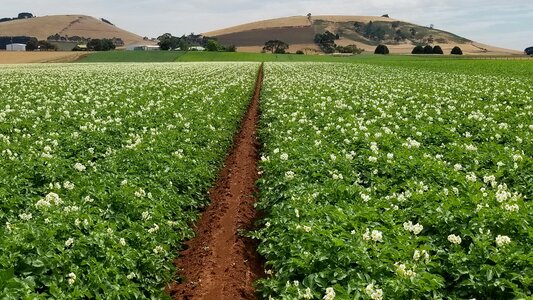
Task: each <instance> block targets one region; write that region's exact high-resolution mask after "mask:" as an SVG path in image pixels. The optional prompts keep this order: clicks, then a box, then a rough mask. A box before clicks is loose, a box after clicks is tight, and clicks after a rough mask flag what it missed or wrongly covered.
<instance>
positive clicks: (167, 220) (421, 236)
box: [0, 62, 533, 300]
mask: <svg viewBox="0 0 533 300" xmlns="http://www.w3.org/2000/svg"><path fill="white" fill-rule="evenodd" d="M259 67H260V65H259V63H245V62H243V63H236V62H228V63H213V62H210V63H145V64H131V63H128V64H119V63H109V64H92V63H86V64H55V65H52V64H44V65H23V66H20V65H19V66H14V65H7V66H2V67H0V78H1V80H0V299H51V298H53V299H145V298H148V299H162V298H167V297H169V295H168V292H166V291H165V287H166V286H167V285H168V284H169V283H170V282H173V281H180V280H181V281H183V280H186V278H180V275H179V274H180V270H179V269H177V268H176V266H175V265H174V264H173V261H174V260H175V259H176V258H177V257H179V256H180V251H181V250H183V249H185V248H186V246H184V243H185V242H186V241H188V240H190V239H191V238H192V237H193V236H194V235H195V231H194V224H195V221H196V220H198V218H199V214H200V212H201V210H202V209H203V208H204V207H206V206H207V205H208V204H209V198H208V194H209V192H208V191H209V188H210V187H211V186H212V185H213V183H214V182H215V180H216V179H217V176H218V175H217V174H219V170H220V169H221V168H222V167H223V165H224V158H225V157H226V155H227V153H228V151H230V149H231V148H232V144H233V141H234V136H235V135H236V132H238V131H239V127H240V124H241V119H242V118H243V115H244V114H245V112H246V111H247V107H248V105H249V103H250V98H251V97H252V94H253V93H254V87H255V85H256V77H257V74H258V69H259ZM448 67H449V68H450V71H447V68H448ZM451 69H453V65H452V66H451V67H450V66H448V65H446V64H445V63H443V64H442V68H439V69H438V70H437V68H434V69H430V68H417V67H416V64H415V65H412V66H386V65H377V64H370V63H369V64H359V63H317V62H301V63H297V62H271V63H270V62H269V63H265V64H264V79H263V83H262V90H261V97H260V105H259V107H260V119H259V122H258V123H257V135H258V138H259V144H260V145H259V157H257V159H256V160H257V161H258V162H257V163H258V165H259V173H260V179H259V180H258V182H257V188H258V193H257V194H258V196H257V198H258V201H257V203H256V204H255V207H256V209H257V210H259V211H260V215H261V217H260V219H259V220H257V221H256V224H255V227H254V228H252V229H249V230H248V229H247V230H244V229H239V230H238V232H237V233H236V234H238V235H243V236H247V237H250V238H252V239H253V240H255V241H256V250H257V253H258V255H260V256H261V257H263V258H264V267H263V269H264V274H263V275H262V276H261V277H263V278H262V279H260V280H258V281H257V282H256V285H255V289H256V291H257V298H258V299H326V300H332V299H373V300H380V299H473V298H475V299H526V298H529V297H533V251H532V250H531V249H533V229H532V227H531V223H532V222H533V211H532V203H531V197H532V195H533V138H532V137H533V79H532V78H530V77H524V76H518V75H513V74H505V73H502V74H499V73H498V72H490V73H487V74H476V73H473V72H468V73H467V72H462V71H461V70H453V71H451ZM261 74H262V73H261ZM258 82H259V81H258ZM258 84H259V83H258ZM254 174H255V173H254ZM245 196H248V195H245ZM243 228H244V227H243ZM206 248H208V247H206ZM202 251H203V250H202ZM205 251H211V249H205ZM213 251H216V249H215V250H213ZM243 276H245V274H243ZM252 291H253V290H252Z"/></svg>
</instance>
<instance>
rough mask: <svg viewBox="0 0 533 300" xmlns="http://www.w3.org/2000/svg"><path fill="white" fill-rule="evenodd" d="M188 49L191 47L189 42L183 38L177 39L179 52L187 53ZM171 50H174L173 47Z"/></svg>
mask: <svg viewBox="0 0 533 300" xmlns="http://www.w3.org/2000/svg"><path fill="white" fill-rule="evenodd" d="M190 47H191V44H189V42H187V39H185V38H183V37H182V38H180V39H179V42H178V48H180V50H181V51H189V48H190ZM172 49H176V47H174V48H172ZM167 50H168V49H167Z"/></svg>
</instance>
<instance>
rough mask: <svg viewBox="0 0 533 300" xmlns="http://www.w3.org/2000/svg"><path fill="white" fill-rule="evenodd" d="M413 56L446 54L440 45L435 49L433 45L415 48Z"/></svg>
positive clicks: (412, 52)
mask: <svg viewBox="0 0 533 300" xmlns="http://www.w3.org/2000/svg"><path fill="white" fill-rule="evenodd" d="M411 54H444V51H442V48H441V47H440V46H439V45H437V46H435V47H432V46H431V45H426V46H425V47H424V46H422V45H417V46H416V47H414V48H413V51H411Z"/></svg>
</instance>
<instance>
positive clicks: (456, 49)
mask: <svg viewBox="0 0 533 300" xmlns="http://www.w3.org/2000/svg"><path fill="white" fill-rule="evenodd" d="M451 54H454V55H463V50H461V48H459V47H457V46H455V47H453V49H452V52H451Z"/></svg>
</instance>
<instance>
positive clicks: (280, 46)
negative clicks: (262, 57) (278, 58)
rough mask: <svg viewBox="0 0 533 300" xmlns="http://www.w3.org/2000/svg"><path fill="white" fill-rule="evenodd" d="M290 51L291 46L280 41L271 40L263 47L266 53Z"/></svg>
mask: <svg viewBox="0 0 533 300" xmlns="http://www.w3.org/2000/svg"><path fill="white" fill-rule="evenodd" d="M287 49H289V45H288V44H287V43H285V42H282V41H280V40H270V41H268V42H266V43H265V46H264V47H263V50H264V51H271V52H272V53H280V54H283V53H285V50H287Z"/></svg>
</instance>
